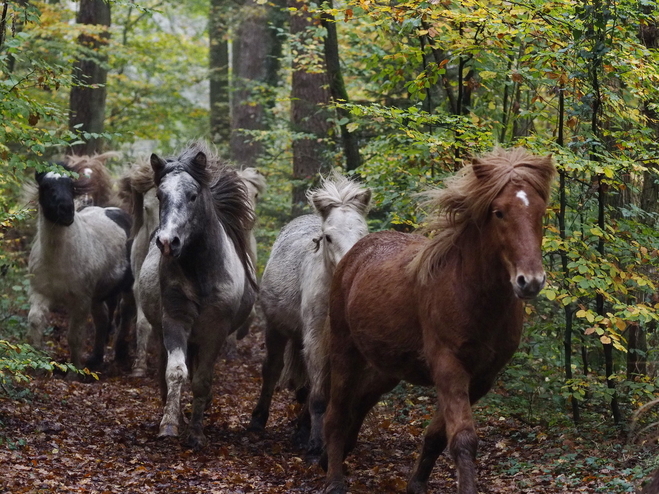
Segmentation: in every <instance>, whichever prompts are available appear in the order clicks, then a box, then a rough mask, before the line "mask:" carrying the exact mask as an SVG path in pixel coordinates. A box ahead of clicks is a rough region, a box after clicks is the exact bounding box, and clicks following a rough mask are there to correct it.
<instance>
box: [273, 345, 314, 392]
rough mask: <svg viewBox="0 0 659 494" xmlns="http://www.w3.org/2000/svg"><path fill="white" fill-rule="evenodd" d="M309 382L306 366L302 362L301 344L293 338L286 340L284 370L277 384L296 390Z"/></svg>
mask: <svg viewBox="0 0 659 494" xmlns="http://www.w3.org/2000/svg"><path fill="white" fill-rule="evenodd" d="M308 384H309V377H308V376H307V367H306V365H305V364H304V355H303V354H302V345H301V344H299V343H297V342H296V341H294V340H288V343H286V351H285V352H284V370H283V371H282V373H281V377H280V378H279V383H278V384H277V385H278V386H279V387H280V388H288V389H290V390H292V391H298V390H300V389H302V388H303V387H305V386H307V385H308Z"/></svg>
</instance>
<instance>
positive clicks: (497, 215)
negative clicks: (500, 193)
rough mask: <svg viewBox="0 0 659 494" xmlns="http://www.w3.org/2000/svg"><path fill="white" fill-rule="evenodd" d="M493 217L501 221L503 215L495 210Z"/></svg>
mask: <svg viewBox="0 0 659 494" xmlns="http://www.w3.org/2000/svg"><path fill="white" fill-rule="evenodd" d="M494 216H496V217H497V218H499V219H501V218H503V213H502V212H501V211H499V210H498V209H497V210H496V211H494Z"/></svg>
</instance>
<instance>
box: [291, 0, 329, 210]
mask: <svg viewBox="0 0 659 494" xmlns="http://www.w3.org/2000/svg"><path fill="white" fill-rule="evenodd" d="M289 7H290V8H291V9H294V11H293V13H292V15H291V19H290V30H291V36H292V37H293V39H296V40H301V39H305V38H306V37H307V36H309V32H310V30H311V28H313V27H315V25H316V24H317V22H318V21H317V19H315V18H314V17H313V16H312V15H311V14H310V13H309V11H308V3H307V2H305V1H304V0H301V1H298V0H289ZM311 45H312V43H304V42H300V43H297V47H298V48H297V49H298V56H296V57H294V59H293V78H292V88H291V99H292V101H291V126H292V128H293V131H294V132H295V133H296V134H298V136H297V137H296V138H295V139H294V140H293V179H294V180H295V184H294V186H293V214H299V213H300V212H301V211H302V210H303V208H304V205H305V204H306V196H305V194H306V190H307V189H308V187H309V183H310V181H312V180H314V179H315V177H317V175H318V173H319V172H320V173H326V172H328V171H329V170H330V168H331V160H330V157H329V151H330V150H329V145H328V143H327V137H328V132H329V130H330V127H331V124H330V123H329V116H330V113H329V111H328V109H327V107H328V105H329V102H330V93H329V89H328V84H329V80H328V77H327V70H326V65H325V60H324V56H322V54H321V57H322V61H321V64H320V65H321V68H320V69H318V68H315V70H310V68H309V67H308V66H306V65H305V64H304V63H303V62H302V60H304V59H305V58H306V57H309V56H310V53H308V52H305V49H309V48H308V47H310V46H311ZM300 134H302V135H301V136H300Z"/></svg>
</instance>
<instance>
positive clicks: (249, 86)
mask: <svg viewBox="0 0 659 494" xmlns="http://www.w3.org/2000/svg"><path fill="white" fill-rule="evenodd" d="M280 17H281V16H280V15H278V7H276V6H275V7H274V8H271V7H268V6H266V5H259V4H257V3H256V2H255V1H254V0H247V1H246V2H245V4H244V5H243V6H242V8H241V15H240V18H241V19H243V20H242V22H241V23H240V25H239V26H238V29H237V30H236V33H235V36H234V41H233V64H232V67H233V73H232V90H231V156H232V159H233V160H234V161H235V162H237V163H238V164H240V165H242V166H255V165H256V160H257V158H258V157H259V156H260V155H261V153H262V151H263V149H262V145H261V143H259V142H256V141H254V140H253V138H252V137H251V136H249V135H248V134H247V133H245V132H244V130H264V129H266V127H267V126H266V122H265V110H266V108H267V107H268V106H270V105H271V104H272V95H271V91H270V89H269V87H270V86H273V85H275V84H276V83H277V74H278V71H279V54H280V51H281V42H280V41H279V38H278V37H277V36H276V32H275V30H274V29H273V27H272V25H271V24H272V23H271V22H270V20H271V19H272V20H273V21H274V22H275V23H277V21H278V20H279V19H280Z"/></svg>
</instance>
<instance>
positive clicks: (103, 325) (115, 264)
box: [28, 171, 132, 368]
mask: <svg viewBox="0 0 659 494" xmlns="http://www.w3.org/2000/svg"><path fill="white" fill-rule="evenodd" d="M36 181H37V184H38V187H39V192H38V193H39V208H38V210H39V217H38V223H37V235H36V237H35V239H34V243H33V245H32V250H31V251H30V257H29V262H28V271H29V274H30V275H31V278H30V312H29V314H28V322H29V330H28V341H29V342H30V343H31V344H32V345H34V346H35V347H42V345H43V331H44V329H45V327H46V324H47V322H48V314H49V311H50V309H51V308H55V307H58V306H59V307H63V308H64V309H65V310H66V311H67V313H68V315H69V317H70V322H69V332H68V343H69V351H70V353H71V362H72V363H73V364H74V365H75V366H76V367H81V366H82V345H83V339H84V329H85V325H86V322H87V318H88V317H89V314H90V312H91V314H92V317H93V320H94V325H95V327H96V339H95V343H94V351H93V354H92V356H91V358H90V359H89V360H88V361H87V365H88V366H89V367H92V368H93V367H95V366H98V365H100V364H101V363H102V362H103V355H104V351H105V345H106V342H107V337H108V333H109V330H110V325H111V321H110V318H109V316H108V308H107V304H106V301H107V300H110V299H112V298H114V297H116V296H117V295H118V294H120V293H121V292H129V291H130V285H131V283H132V276H131V273H130V266H129V263H128V253H127V247H126V240H127V238H128V232H129V231H130V217H129V215H128V214H126V213H125V212H123V211H122V210H121V209H119V208H101V207H96V206H90V207H86V208H84V209H82V210H81V211H78V212H76V210H75V206H74V200H75V199H76V198H77V197H81V196H83V195H85V194H88V193H90V192H91V191H92V190H93V184H91V183H90V181H89V179H88V178H87V177H85V176H82V175H81V176H80V177H79V178H78V179H73V178H71V177H70V176H68V175H66V174H65V172H64V171H62V173H57V172H48V173H37V174H36ZM128 310H129V309H128ZM130 319H131V315H130V314H122V328H121V329H120V335H117V342H120V341H123V339H124V338H122V336H121V334H123V333H125V332H126V331H127V330H128V329H129V327H128V321H129V320H130ZM125 350H127V349H124V351H125ZM122 357H123V358H126V357H127V355H123V356H122Z"/></svg>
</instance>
